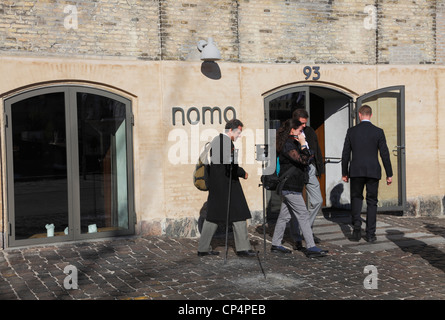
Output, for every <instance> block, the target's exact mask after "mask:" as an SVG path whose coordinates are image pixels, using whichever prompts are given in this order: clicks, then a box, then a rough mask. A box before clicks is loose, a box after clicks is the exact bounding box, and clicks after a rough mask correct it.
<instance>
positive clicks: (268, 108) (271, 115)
mask: <svg viewBox="0 0 445 320" xmlns="http://www.w3.org/2000/svg"><path fill="white" fill-rule="evenodd" d="M264 101H265V105H264V108H265V128H268V129H278V128H279V127H280V126H281V124H282V123H283V122H284V121H286V120H287V119H289V118H291V117H292V113H293V112H294V111H295V110H296V109H299V108H303V109H306V110H307V111H308V113H309V119H308V125H309V126H310V127H312V128H313V129H314V130H315V132H316V134H317V138H318V142H319V145H320V149H321V152H322V156H323V159H324V172H323V173H322V174H321V175H320V177H319V182H320V189H321V192H322V196H323V208H336V209H348V208H349V206H350V196H349V186H348V185H345V184H344V182H343V181H342V180H341V152H342V149H343V143H344V138H345V136H346V131H347V130H348V128H349V127H350V125H351V123H352V119H351V116H352V112H351V106H352V97H351V96H349V95H347V94H345V93H343V92H340V91H337V90H334V89H330V88H326V87H321V86H296V87H292V88H287V89H283V90H280V91H278V92H275V93H273V94H271V95H269V96H267V97H266V98H265V100H264ZM267 204H268V205H267V217H268V220H275V219H276V218H277V217H278V214H279V209H280V204H281V199H280V197H279V196H278V195H276V193H275V192H267Z"/></svg>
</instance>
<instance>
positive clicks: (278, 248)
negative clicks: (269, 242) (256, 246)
mask: <svg viewBox="0 0 445 320" xmlns="http://www.w3.org/2000/svg"><path fill="white" fill-rule="evenodd" d="M270 251H272V252H280V253H291V252H292V251H290V250H289V249H286V248H285V247H283V246H272V247H271V248H270Z"/></svg>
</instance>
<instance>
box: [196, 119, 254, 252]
mask: <svg viewBox="0 0 445 320" xmlns="http://www.w3.org/2000/svg"><path fill="white" fill-rule="evenodd" d="M242 128H243V124H242V122H241V121H239V120H238V119H233V120H230V121H229V122H227V124H226V126H225V132H224V133H221V134H220V135H218V136H217V137H215V138H214V139H213V141H212V142H211V151H210V159H211V163H210V172H209V177H208V182H209V196H208V199H207V217H206V220H205V221H204V224H203V226H202V231H201V239H200V241H199V246H198V256H206V255H217V254H219V252H216V251H213V250H212V248H211V246H210V242H211V240H212V238H213V235H214V234H215V232H216V230H217V228H218V223H224V224H225V223H226V222H227V205H228V202H229V201H228V200H229V199H228V198H229V182H230V207H229V223H231V224H232V225H233V234H234V240H235V247H236V253H237V255H238V256H255V253H254V251H252V250H251V246H250V241H249V238H248V232H247V221H246V220H247V219H250V218H251V215H250V210H249V206H248V205H247V201H246V198H245V197H244V192H243V189H242V187H241V183H240V180H239V178H244V179H247V177H248V175H247V173H246V172H245V171H244V169H243V168H241V167H240V166H238V164H237V161H236V159H235V157H236V155H235V148H234V144H233V142H234V141H236V139H238V137H239V136H240V135H241V132H242ZM230 178H231V180H230Z"/></svg>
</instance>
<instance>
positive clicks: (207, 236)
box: [198, 220, 251, 252]
mask: <svg viewBox="0 0 445 320" xmlns="http://www.w3.org/2000/svg"><path fill="white" fill-rule="evenodd" d="M232 225H233V237H234V240H235V248H236V251H246V250H251V246H250V241H249V235H248V231H247V222H246V221H245V220H244V221H235V222H233V223H232ZM216 229H218V224H216V223H213V222H210V221H207V220H204V223H203V225H202V230H201V238H200V239H199V245H198V251H199V252H208V251H212V247H211V246H210V242H211V241H212V238H213V235H214V234H215V232H216Z"/></svg>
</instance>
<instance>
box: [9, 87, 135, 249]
mask: <svg viewBox="0 0 445 320" xmlns="http://www.w3.org/2000/svg"><path fill="white" fill-rule="evenodd" d="M5 116H6V130H5V133H6V160H7V161H6V167H7V203H8V227H9V230H8V245H9V246H17V245H27V244H38V243H49V242H56V241H57V242H59V241H67V240H76V239H84V238H94V237H108V236H113V235H120V234H132V233H134V223H133V221H134V214H133V210H134V209H133V208H134V206H133V201H132V199H133V187H132V185H133V178H132V177H133V173H132V163H133V161H132V149H131V145H132V142H131V119H132V113H131V104H130V101H129V100H127V99H124V98H122V97H120V96H118V95H115V94H112V93H109V92H106V91H102V90H97V89H92V88H86V87H79V86H64V87H58V86H56V87H51V88H46V89H38V90H34V91H30V92H27V93H23V94H20V95H17V96H14V97H12V98H9V99H7V100H6V101H5Z"/></svg>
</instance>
